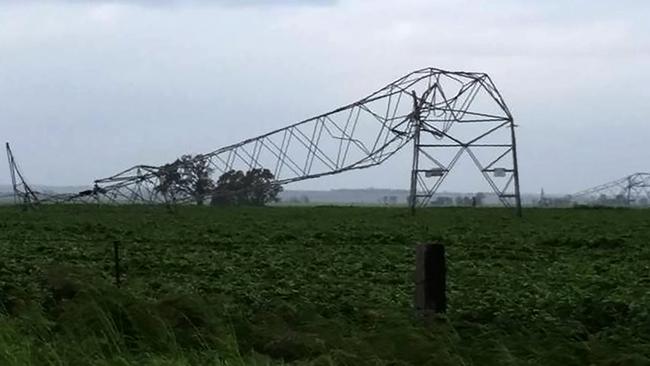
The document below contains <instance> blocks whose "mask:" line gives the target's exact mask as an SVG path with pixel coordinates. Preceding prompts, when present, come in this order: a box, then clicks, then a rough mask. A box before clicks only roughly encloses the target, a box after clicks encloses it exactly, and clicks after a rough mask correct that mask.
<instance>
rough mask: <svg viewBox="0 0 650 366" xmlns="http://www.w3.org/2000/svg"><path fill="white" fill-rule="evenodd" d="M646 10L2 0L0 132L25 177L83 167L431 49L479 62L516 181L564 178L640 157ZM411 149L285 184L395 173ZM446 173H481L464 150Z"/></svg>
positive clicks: (183, 147)
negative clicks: (494, 95) (510, 133)
mask: <svg viewBox="0 0 650 366" xmlns="http://www.w3.org/2000/svg"><path fill="white" fill-rule="evenodd" d="M649 17H650V2H648V1H645V0H639V1H634V0H628V1H625V0H621V1H616V2H614V1H595V0H566V1H541V0H539V1H537V0H536V1H514V0H465V1H463V0H461V1H448V0H445V1H438V0H401V1H395V0H356V1H345V0H341V1H326V0H322V1H307V0H303V1H300V0H284V1H271V0H269V1H261V0H258V1H254V0H248V1H235V0H222V1H207V0H205V1H199V0H194V1H182V0H175V1H171V0H170V1H154V0H139V1H127V0H122V1H82V0H69V1H57V0H49V1H37V0H29V1H25V0H15V1H9V0H4V1H2V0H0V139H2V140H3V141H5V140H6V141H10V142H11V143H12V144H13V146H14V150H15V153H16V155H17V158H18V160H19V162H20V164H21V165H22V167H23V170H24V171H25V173H26V175H27V176H28V177H29V179H30V181H32V182H37V183H42V184H50V185H77V184H88V183H90V182H92V181H93V180H94V179H96V178H101V177H105V176H109V175H112V174H113V173H116V172H118V171H120V170H123V169H125V168H128V167H130V166H132V165H135V164H140V163H143V164H162V163H165V162H168V161H171V160H173V159H174V158H175V157H177V156H179V155H181V154H183V153H201V152H207V151H211V150H214V149H216V148H218V147H221V146H224V145H228V144H230V143H234V142H237V141H239V140H242V139H244V138H247V137H252V136H254V135H257V134H261V133H264V132H266V131H269V130H272V129H275V128H279V127H282V126H285V125H287V124H289V123H292V122H295V121H298V120H302V119H304V118H306V117H310V116H313V115H316V114H320V113H322V112H326V111H328V110H330V109H333V108H335V107H338V106H340V105H343V104H347V103H349V102H352V101H354V100H356V99H359V98H361V97H363V96H365V95H366V94H368V93H369V92H371V91H374V90H376V89H377V88H379V87H382V86H383V85H385V84H386V83H388V82H390V81H392V80H394V79H396V78H398V77H400V76H402V75H404V74H406V73H408V72H410V71H412V70H414V69H417V68H422V67H427V66H433V67H438V68H443V69H449V70H470V71H483V72H487V73H488V74H490V75H491V76H492V79H493V80H494V82H495V83H496V85H497V87H498V88H499V89H500V91H501V92H502V94H503V96H504V98H505V99H506V102H507V103H508V104H509V107H510V109H511V111H512V113H513V115H514V117H515V119H516V121H517V123H518V124H519V126H520V127H519V128H518V131H517V133H518V138H519V145H520V170H521V181H522V190H523V191H525V192H538V191H539V189H540V188H541V187H544V188H545V190H546V191H547V192H574V191H577V190H580V189H582V188H587V187H589V186H592V185H596V184H599V183H602V182H605V181H608V180H612V179H615V178H619V177H622V176H624V175H627V174H629V173H633V172H636V171H650V147H649V145H648V142H650V127H649V126H650V118H649V116H650V91H649V89H648V85H649V84H650V68H649V67H648V65H650V23H649V22H648V19H649ZM408 155H409V154H408V153H406V154H402V155H400V156H398V157H396V159H395V160H393V161H391V162H390V163H389V164H387V165H386V166H380V167H376V168H374V169H372V170H369V171H364V172H358V173H357V172H353V173H349V174H346V175H341V176H336V177H330V178H326V179H321V180H314V181H309V182H303V183H299V184H297V185H295V186H292V187H290V188H294V189H297V188H305V189H307V188H309V189H329V188H344V187H345V188H354V187H369V186H374V187H382V188H407V187H408V179H409V175H408V170H409V168H410V165H409V164H410V163H409V156H408ZM8 181H9V178H8V169H7V168H6V163H5V162H4V161H3V165H0V183H7V182H8ZM450 184H451V185H449V184H448V185H444V186H443V189H445V190H469V191H475V190H487V187H486V186H485V185H484V183H483V181H482V178H481V177H480V175H478V174H477V173H475V172H474V171H473V170H468V169H467V167H466V166H461V169H459V171H458V173H457V177H456V178H454V179H453V180H451V181H450Z"/></svg>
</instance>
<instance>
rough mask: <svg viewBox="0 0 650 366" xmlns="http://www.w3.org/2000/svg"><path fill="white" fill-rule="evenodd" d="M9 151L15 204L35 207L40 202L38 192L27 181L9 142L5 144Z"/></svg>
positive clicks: (8, 156) (8, 158)
mask: <svg viewBox="0 0 650 366" xmlns="http://www.w3.org/2000/svg"><path fill="white" fill-rule="evenodd" d="M5 148H6V151H7V160H8V162H9V175H10V176H11V188H12V192H11V195H12V196H13V199H14V204H18V203H23V204H25V205H29V206H31V205H34V204H38V203H39V202H40V200H39V198H38V194H37V192H35V191H34V190H32V188H31V187H30V186H29V184H27V182H26V181H25V177H24V176H23V173H22V172H21V171H20V168H19V167H18V163H16V158H15V157H14V153H13V151H11V146H10V145H9V143H8V142H7V143H6V144H5Z"/></svg>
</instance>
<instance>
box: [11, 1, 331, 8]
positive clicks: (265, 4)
mask: <svg viewBox="0 0 650 366" xmlns="http://www.w3.org/2000/svg"><path fill="white" fill-rule="evenodd" d="M337 1H338V0H94V1H92V2H90V1H88V0H21V2H20V3H21V4H66V3H67V4H81V5H101V4H120V5H131V6H148V7H149V6H151V7H153V6H155V7H165V6H195V5H220V6H233V7H251V6H258V7H268V6H327V5H334V4H336V3H337ZM2 4H11V5H15V4H16V3H15V2H14V1H12V0H0V5H2Z"/></svg>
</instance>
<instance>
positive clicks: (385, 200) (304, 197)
mask: <svg viewBox="0 0 650 366" xmlns="http://www.w3.org/2000/svg"><path fill="white" fill-rule="evenodd" d="M33 188H34V189H36V190H38V191H40V192H50V193H57V194H60V193H77V192H81V191H83V190H86V189H91V188H92V187H89V186H47V185H35V186H34V187H33ZM11 192H12V189H11V186H10V185H0V199H1V197H3V196H7V195H10V194H11ZM474 194H475V193H462V192H439V193H438V194H437V195H436V197H449V198H451V199H452V200H453V199H455V198H456V197H472V196H473V195H474ZM408 195H409V191H408V190H405V189H383V188H362V189H331V190H327V191H320V190H286V191H283V192H282V193H281V194H280V199H281V200H282V203H283V204H305V203H310V204H332V205H337V204H353V205H354V204H356V205H385V204H389V205H406V204H407V198H408ZM538 199H539V195H536V194H523V195H522V202H523V204H525V205H530V204H532V203H536V202H537V200H538ZM5 201H6V198H5ZM484 204H486V205H498V204H499V200H498V199H497V197H496V196H495V195H494V194H492V193H485V199H484Z"/></svg>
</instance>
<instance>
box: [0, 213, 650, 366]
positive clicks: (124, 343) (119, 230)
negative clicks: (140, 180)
mask: <svg viewBox="0 0 650 366" xmlns="http://www.w3.org/2000/svg"><path fill="white" fill-rule="evenodd" d="M429 241H437V242H441V243H444V244H445V245H446V248H447V261H448V301H449V309H448V312H447V314H446V315H445V316H440V317H438V318H435V319H431V320H429V321H427V322H426V323H425V322H423V321H421V320H420V319H417V318H416V317H415V315H414V311H413V293H414V274H413V272H414V269H415V250H414V248H415V247H414V246H415V244H416V243H419V242H429ZM116 243H117V245H119V248H120V257H121V260H120V267H121V272H122V277H121V286H120V288H117V287H116V286H115V280H114V261H113V257H114V252H113V250H114V245H115V244H116ZM649 244H650V211H648V210H627V209H564V210H562V209H557V210H553V209H546V210H542V209H540V210H533V209H531V210H527V211H526V212H525V216H524V217H523V218H521V219H518V218H516V217H514V215H513V213H512V212H511V211H510V210H505V209H488V208H485V209H453V208H450V209H426V210H422V211H419V212H418V214H417V216H416V217H411V216H410V215H409V213H408V210H407V209H405V208H361V207H354V208H353V207H347V208H346V207H275V208H222V209H221V208H209V207H205V208H204V207H179V208H177V209H175V210H174V211H173V212H170V211H167V210H166V209H165V208H163V207H146V206H140V207H135V206H132V207H128V206H124V207H92V206H47V207H41V208H39V209H38V210H35V211H20V210H19V209H17V208H14V207H2V208H0V258H1V261H0V313H1V315H0V365H28V364H31V365H41V364H43V365H85V364H93V365H280V364H292V365H293V364H295V365H481V366H482V365H592V364H593V365H650V314H649V311H650V245H649Z"/></svg>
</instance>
